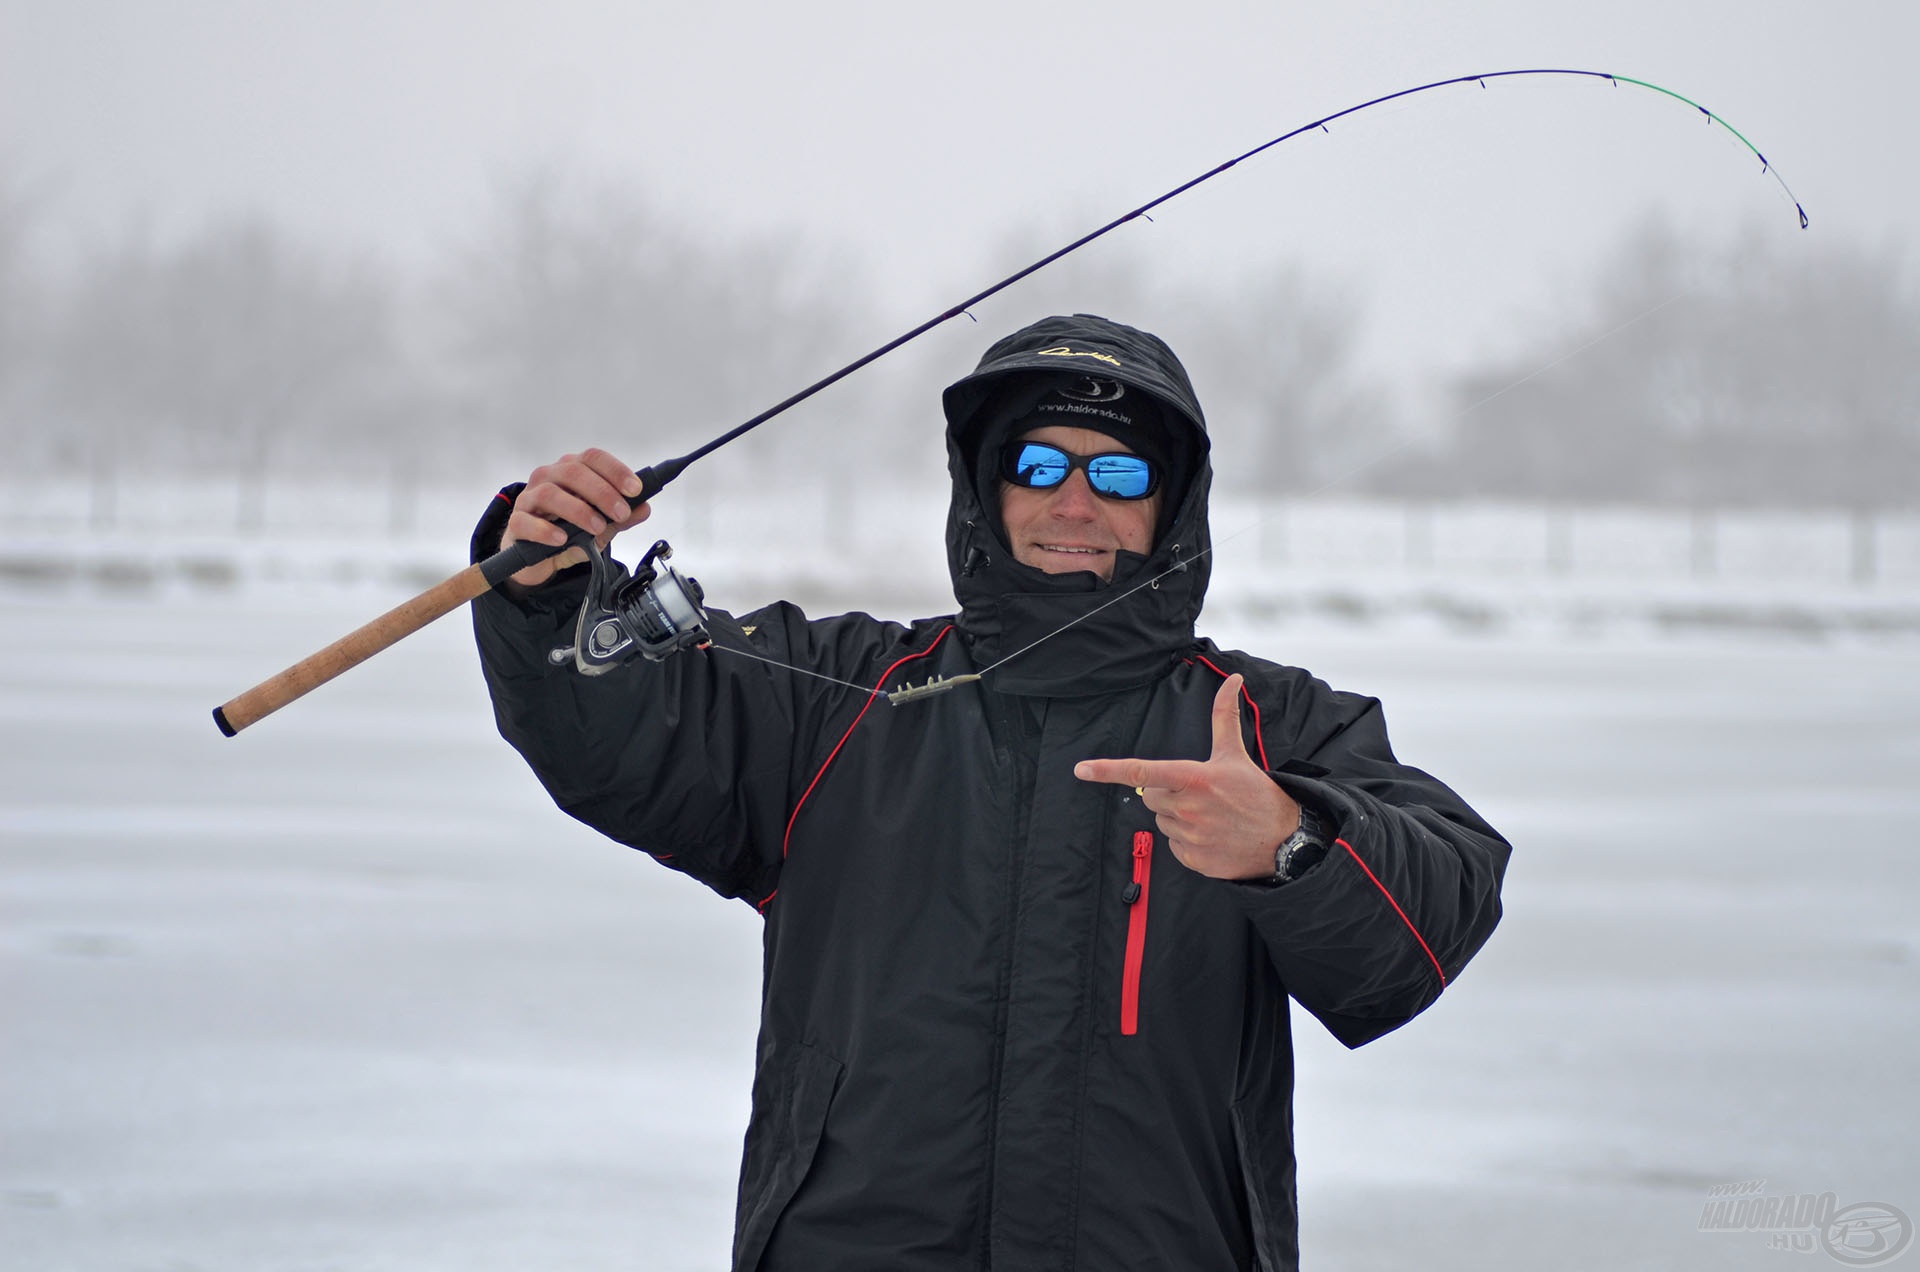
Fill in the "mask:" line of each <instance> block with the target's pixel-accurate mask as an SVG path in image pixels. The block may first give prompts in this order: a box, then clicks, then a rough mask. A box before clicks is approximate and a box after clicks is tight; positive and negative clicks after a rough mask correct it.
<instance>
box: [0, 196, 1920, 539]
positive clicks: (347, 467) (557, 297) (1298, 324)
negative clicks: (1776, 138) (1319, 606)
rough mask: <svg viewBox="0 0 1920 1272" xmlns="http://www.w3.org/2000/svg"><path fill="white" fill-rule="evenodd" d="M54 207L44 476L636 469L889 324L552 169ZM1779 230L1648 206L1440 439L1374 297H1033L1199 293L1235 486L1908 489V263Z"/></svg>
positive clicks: (27, 412)
mask: <svg viewBox="0 0 1920 1272" xmlns="http://www.w3.org/2000/svg"><path fill="white" fill-rule="evenodd" d="M3 175H4V174H0V176H3ZM44 213H45V209H44V207H43V206H42V205H41V204H39V203H37V202H36V201H35V200H34V199H33V198H32V197H30V196H29V194H28V193H27V192H26V191H25V190H24V189H23V188H22V187H21V186H20V184H19V183H18V182H11V183H10V182H7V181H5V180H0V439H3V440H4V445H5V451H6V454H7V458H8V463H9V467H10V468H11V469H13V470H14V471H15V472H16V473H26V474H33V473H67V474H71V473H87V474H91V475H92V476H93V477H94V478H95V479H96V481H97V482H100V483H110V482H114V481H119V480H123V479H124V478H125V477H126V475H127V474H129V473H151V474H178V473H196V472H197V473H205V474H220V475H231V476H233V477H235V478H237V479H239V480H241V481H243V482H245V481H248V480H252V481H253V482H255V484H258V485H264V479H268V478H285V477H288V476H291V475H295V474H306V473H319V474H331V475H346V476H353V475H359V476H363V477H370V478H377V479H379V480H382V481H418V480H431V479H434V478H436V477H441V476H446V475H449V474H459V475H460V476H462V477H463V478H464V477H465V476H467V475H469V474H472V473H476V472H488V473H496V472H499V471H502V467H503V466H504V468H505V471H509V472H511V471H519V470H521V469H522V468H523V467H524V465H525V463H526V462H527V461H528V458H529V457H544V456H546V455H548V454H551V453H557V449H564V448H568V447H572V446H575V445H578V444H580V442H581V440H582V439H586V438H596V437H603V436H607V435H608V433H609V430H610V429H614V428H622V427H626V428H628V429H631V427H632V425H633V423H634V422H635V421H639V420H644V421H646V425H645V427H646V431H647V435H648V439H649V444H650V445H651V446H654V447H657V451H656V453H653V454H649V455H647V456H641V457H637V458H638V459H643V460H644V459H652V458H660V457H664V456H667V455H672V454H678V453H680V452H681V451H682V450H684V449H686V448H687V447H690V446H692V445H694V444H697V443H698V442H699V441H701V440H704V438H705V437H706V436H708V435H710V434H712V433H714V432H717V431H719V428H721V427H724V426H725V425H726V424H728V423H730V422H733V421H737V420H739V419H743V418H746V417H747V416H748V415H750V414H752V413H754V412H755V411H757V410H759V409H760V408H762V407H764V406H766V405H767V404H768V403H770V402H773V401H776V400H778V399H780V398H782V397H784V396H785V395H786V394H787V393H789V392H791V391H792V390H793V389H794V388H795V387H797V386H799V385H803V384H806V383H809V382H811V381H812V380H814V379H816V378H818V377H819V376H820V375H821V374H823V373H824V371H825V370H827V369H829V368H831V367H832V366H835V365H838V363H839V362H841V361H845V360H846V359H847V358H848V357H850V356H852V355H853V354H855V353H858V352H861V351H863V350H864V348H865V347H866V346H867V345H869V344H872V343H876V342H877V340H875V339H869V338H868V337H869V334H870V328H871V320H870V314H869V313H868V312H867V311H866V310H865V309H864V308H863V307H864V306H865V304H866V302H865V301H864V299H863V295H862V290H861V288H860V286H859V285H858V280H857V278H856V277H855V275H854V272H853V271H852V270H851V269H850V268H848V267H846V266H845V265H844V264H842V263H836V262H833V261H825V262H823V261H822V260H821V259H820V258H819V256H818V254H817V252H815V251H813V250H812V248H811V247H810V245H808V244H804V243H795V242H781V241H777V240H769V241H764V242H755V243H741V242H731V243H717V242H714V241H712V240H711V239H710V238H708V237H705V236H702V235H700V234H697V233H695V232H694V231H692V230H691V229H689V228H688V227H686V226H683V225H680V224H678V223H676V222H674V221H673V220H672V219H670V218H668V217H666V216H664V215H662V213H661V212H660V211H659V210H658V209H657V208H655V207H654V206H652V205H651V204H650V203H649V202H648V201H647V200H646V199H644V198H643V197H640V196H639V195H637V194H635V193H633V192H632V191H624V190H618V189H604V188H603V189H598V190H587V191H583V190H580V189H578V188H570V187H563V186H560V185H557V184H555V183H551V182H546V181H542V180H539V179H535V178H530V179H527V180H523V181H522V182H520V183H519V184H517V185H514V186H511V187H508V188H506V189H503V191H502V192H501V195H500V197H499V199H498V201H497V205H496V206H495V208H494V211H493V214H492V217H491V219H490V221H489V222H488V223H487V224H486V226H485V227H484V228H483V229H482V230H481V231H479V232H478V233H476V234H474V235H472V236H471V237H470V238H468V239H467V240H466V241H464V242H462V243H460V244H458V245H456V246H454V247H451V248H450V249H449V250H448V251H447V252H446V253H445V255H444V257H443V259H442V260H440V261H439V262H438V263H437V264H435V265H434V266H433V267H431V268H428V269H416V270H402V269H399V268H396V267H393V266H391V265H388V264H385V263H382V262H380V261H377V260H375V259H373V258H370V257H366V256H361V255H356V254H354V253H352V252H344V251H340V250H337V249H332V248H326V247H321V246H316V245H314V244H311V243H307V242H304V241H302V240H301V239H299V238H298V237H297V236H296V235H294V234H291V233H289V232H288V231H286V230H285V229H284V228H282V227H279V226H276V225H274V224H272V223H270V222H266V221H263V220H259V219H239V220H234V221H230V222H226V223H222V224H216V225H212V226H209V227H207V228H204V229H202V230H200V231H199V232H197V233H193V234H189V235H186V236H184V237H177V238H172V239H166V238H162V237H160V236H158V235H155V234H152V233H143V232H140V231H137V230H136V231H130V232H128V233H126V234H124V235H122V236H121V237H120V238H118V239H117V240H115V241H113V242H111V243H109V244H106V245H102V246H98V247H96V248H94V249H92V250H89V251H86V252H84V253H81V254H80V256H79V258H78V259H77V260H76V261H75V262H74V263H73V264H72V265H70V266H69V267H67V268H65V269H62V270H59V271H53V270H49V269H45V268H41V267H40V266H39V264H38V261H39V259H40V258H39V255H38V253H37V252H36V250H35V248H36V236H38V235H41V234H44V233H46V232H47V228H48V227H47V224H46V217H45V215H44ZM1765 241H1766V240H1763V239H1760V238H1754V239H1749V240H1736V241H1733V242H1728V243H1721V244H1708V243H1702V242H1700V241H1698V240H1696V239H1692V238H1689V237H1687V236H1684V235H1681V234H1679V233H1677V232H1675V231H1673V230H1671V229H1667V228H1662V227H1660V226H1657V225H1653V226H1648V227H1645V228H1643V229H1641V230H1640V231H1638V232H1637V233H1635V234H1634V235H1633V236H1631V237H1630V238H1629V239H1627V240H1626V241H1624V242H1622V243H1621V244H1620V245H1618V247H1617V248H1616V249H1615V250H1614V251H1613V252H1612V253H1611V254H1610V255H1609V256H1608V257H1607V258H1606V259H1605V260H1604V261H1603V262H1602V263H1601V265H1600V266H1599V268H1598V269H1597V270H1596V272H1595V276H1594V278H1593V279H1592V281H1591V283H1590V284H1589V285H1588V286H1587V287H1586V289H1585V291H1584V292H1583V293H1581V294H1579V295H1577V296H1572V297H1568V298H1567V299H1566V301H1565V302H1564V303H1563V304H1562V305H1561V306H1560V314H1561V317H1560V318H1559V320H1558V321H1557V323H1554V324H1545V325H1542V326H1540V328H1539V329H1538V330H1536V331H1534V332H1533V333H1532V334H1531V335H1530V337H1529V338H1528V339H1527V340H1525V341H1521V342H1518V343H1516V344H1515V345H1514V346H1513V351H1512V352H1510V353H1509V354H1507V355H1505V356H1503V357H1501V358H1498V359H1490V360H1488V361H1487V362H1486V364H1484V365H1482V366H1479V367H1476V368H1474V369H1473V370H1471V371H1470V372H1468V373H1465V374H1462V375H1460V376H1459V377H1457V378H1456V379H1455V380H1454V381H1453V382H1452V383H1451V384H1449V385H1448V386H1446V392H1445V397H1446V399H1447V402H1448V403H1449V405H1448V406H1447V408H1446V411H1445V414H1446V416H1447V419H1446V423H1445V427H1443V428H1439V429H1435V428H1432V427H1427V428H1424V429H1423V428H1416V427H1414V426H1415V425H1417V424H1419V423H1420V422H1419V421H1412V420H1405V419H1399V418H1396V409H1397V408H1395V407H1394V406H1393V405H1392V403H1391V399H1390V398H1389V397H1388V395H1387V394H1385V393H1383V392H1382V391H1381V390H1380V388H1379V386H1377V385H1374V384H1370V383H1369V382H1368V379H1367V377H1366V375H1365V374H1364V373H1363V372H1362V371H1361V370H1360V369H1359V367H1358V365H1357V363H1356V360H1355V351H1356V348H1357V346H1358V343H1359V338H1360V336H1361V334H1362V333H1363V328H1364V322H1365V314H1364V312H1363V311H1362V310H1361V309H1360V308H1359V307H1358V305H1357V304H1356V303H1355V302H1353V301H1352V299H1351V298H1350V297H1348V296H1346V295H1345V294H1343V293H1342V292H1341V291H1340V290H1339V289H1338V288H1335V287H1332V286H1330V285H1328V284H1326V283H1325V282H1323V281H1319V280H1316V279H1314V278H1312V277H1311V276H1309V275H1308V274H1307V273H1306V272H1305V271H1304V270H1302V269H1300V268H1273V269H1266V270H1257V271H1250V272H1249V274H1248V275H1247V276H1246V277H1245V278H1244V279H1243V280H1241V282H1240V283H1239V284H1238V285H1237V286H1236V287H1235V288H1234V289H1232V291H1231V292H1230V293H1229V294H1224V295H1222V294H1218V292H1212V293H1209V294H1196V293H1194V292H1192V291H1191V290H1187V291H1182V290H1181V289H1180V288H1179V287H1178V286H1170V285H1168V284H1167V283H1166V282H1165V281H1164V280H1146V279H1143V278H1141V277H1140V276H1138V275H1137V274H1135V273H1130V272H1129V271H1128V270H1127V269H1126V268H1125V267H1123V266H1114V265H1110V264H1109V265H1101V264H1099V263H1097V262H1095V263H1088V262H1083V261H1081V260H1079V259H1078V258H1071V259H1069V260H1068V261H1066V262H1063V263H1062V265H1061V266H1057V267H1055V269H1054V270H1053V271H1049V272H1048V273H1044V274H1042V275H1039V276H1036V278H1035V279H1033V280H1031V283H1030V284H1023V286H1030V287H1031V289H1032V290H1031V295H1030V296H1029V297H1027V299H1030V300H1031V301H1032V303H1033V304H1034V305H1036V306H1040V307H1046V306H1048V305H1051V306H1053V307H1054V308H1060V309H1081V310H1094V311H1099V312H1111V313H1114V314H1116V315H1136V314H1138V315H1149V314H1151V315H1161V314H1178V315H1179V318H1178V324H1179V327H1180V331H1181V337H1180V339H1177V340H1175V345H1176V347H1178V348H1180V349H1181V350H1182V352H1183V355H1185V356H1187V357H1188V360H1189V362H1190V363H1191V364H1192V370H1193V372H1194V378H1195V381H1196V383H1197V384H1199V385H1200V386H1201V388H1202V400H1203V401H1204V402H1205V403H1206V404H1207V408H1208V413H1209V417H1210V420H1211V421H1212V424H1213V428H1214V431H1215V433H1216V437H1217V439H1218V444H1219V445H1220V446H1221V447H1222V448H1223V449H1225V448H1227V447H1231V451H1230V453H1231V454H1232V455H1233V456H1234V462H1233V463H1232V464H1231V465H1223V466H1222V472H1221V474H1220V478H1219V480H1220V483H1221V485H1222V486H1223V487H1224V488H1227V489H1236V488H1238V489H1246V490H1265V491H1279V492H1286V491H1294V492H1299V491H1306V490H1313V489H1317V488H1319V487H1320V486H1321V485H1323V484H1324V483H1326V482H1328V481H1329V480H1332V479H1340V481H1341V485H1340V488H1341V489H1342V490H1344V491H1348V492H1353V491H1374V492H1384V493H1394V494H1402V495H1418V496H1422V497H1431V498H1449V497H1468V496H1498V497H1510V498H1519V499H1565V500H1587V501H1625V502H1655V503H1685V504H1693V505H1701V504H1728V503H1736V504H1737V503H1766V504H1773V505H1786V506H1803V505H1806V506H1812V505H1817V506H1829V507H1830V506H1836V505H1838V506H1847V507H1855V508H1900V507H1911V506H1913V504H1914V503H1915V501H1916V495H1915V492H1916V491H1917V490H1920V295H1916V289H1915V287H1914V280H1913V278H1912V275H1911V272H1910V271H1909V270H1907V269H1906V268H1904V265H1903V257H1902V256H1901V254H1900V252H1899V251H1897V250H1896V249H1894V248H1892V247H1889V248H1887V249H1884V250H1882V251H1879V252H1864V251H1853V250H1844V249H1839V248H1818V249H1813V248H1808V249H1805V250H1798V251H1796V252H1795V253H1793V254H1792V255H1788V254H1786V253H1784V252H1782V251H1780V250H1778V249H1770V248H1768V247H1766V246H1764V243H1765ZM1027 246H1030V245H1020V244H1013V245H1009V247H1008V251H1007V258H1008V259H1009V260H1011V261H1014V262H1015V263H1024V262H1025V261H1027V260H1031V259H1033V258H1034V256H1037V255H1038V254H1039V253H1038V252H1034V251H1027V250H1025V249H1026V247H1027ZM1036 312H1037V310H1036ZM1140 321H1144V322H1147V323H1148V325H1155V324H1156V323H1157V322H1158V321H1159V319H1158V318H1152V319H1149V318H1142V319H1140ZM887 334H890V333H887ZM856 341H858V342H861V343H858V345H857V347H856ZM1189 350H1191V351H1193V352H1191V353H1190V352H1188V351H1189ZM890 383H892V382H890V381H888V380H887V379H886V378H884V377H879V378H873V379H870V380H866V381H862V380H861V377H855V378H854V380H852V381H849V382H848V384H847V386H846V387H845V388H837V389H836V390H835V392H836V394H838V395H840V396H839V397H838V398H837V399H836V406H835V410H836V417H835V418H836V424H835V434H836V436H835V454H837V455H840V456H845V455H847V454H858V455H860V456H862V457H866V458H870V459H872V460H875V461H881V462H887V461H893V460H896V459H897V458H898V456H900V455H901V454H902V453H903V451H904V449H905V448H906V446H907V444H908V441H909V439H910V438H911V434H910V432H909V430H905V429H903V428H902V427H901V421H900V417H901V415H902V414H903V413H905V412H908V411H911V412H913V414H914V418H915V419H916V420H919V418H920V417H922V416H926V417H928V419H927V422H929V423H931V422H932V421H933V420H937V416H934V415H932V411H933V409H934V408H932V407H931V406H930V405H929V403H931V402H932V401H933V400H934V395H933V393H932V391H930V390H929V389H928V388H927V386H926V385H925V384H924V383H918V382H916V383H915V384H914V386H913V387H912V390H911V392H912V393H913V395H914V397H913V399H912V402H911V405H909V404H908V400H907V398H906V397H905V392H906V391H905V390H904V389H900V390H896V389H890V388H889V384H890ZM806 432H807V430H781V429H777V428H776V429H769V430H764V431H763V432H761V433H758V434H755V435H753V436H752V437H750V438H749V439H747V440H746V441H745V442H743V443H742V444H741V448H742V449H741V452H740V453H738V454H739V455H740V462H744V463H746V464H748V465H750V466H752V467H754V468H757V469H759V470H762V471H767V472H772V471H778V472H780V473H782V474H785V475H787V476H789V477H791V476H792V475H794V474H803V475H807V476H809V477H817V476H818V470H819V467H820V464H819V460H818V456H819V454H820V450H821V448H820V447H819V446H817V445H815V444H814V443H813V442H812V441H810V440H809V439H808V438H807V437H806V436H805V434H806ZM1412 438H1418V439H1419V440H1418V441H1417V442H1416V441H1413V440H1410V439H1412ZM1383 455H1384V456H1387V458H1385V459H1382V458H1381V456H1383Z"/></svg>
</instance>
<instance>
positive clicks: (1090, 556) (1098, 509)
mask: <svg viewBox="0 0 1920 1272" xmlns="http://www.w3.org/2000/svg"><path fill="white" fill-rule="evenodd" d="M1020 440H1023V441H1034V442H1046V443H1047V444H1048V445H1051V446H1058V447H1060V448H1061V449H1062V450H1067V451H1071V452H1073V453H1074V454H1076V455H1107V454H1112V453H1114V452H1116V451H1121V452H1125V453H1126V454H1129V455H1131V454H1132V453H1133V451H1132V449H1131V448H1130V447H1127V446H1125V445H1122V444H1121V443H1120V442H1118V441H1115V440H1114V439H1113V438H1111V437H1108V436H1107V435H1106V434H1105V433H1096V432H1094V431H1093V430H1092V429H1086V428H1068V427H1066V426H1065V425H1052V426H1049V427H1047V428H1037V429H1034V430H1033V431H1032V432H1031V433H1022V434H1021V435H1020ZM1163 493H1165V492H1164V491H1158V490H1156V491H1155V492H1154V493H1153V494H1152V495H1150V496H1148V497H1147V498H1145V499H1132V500H1127V499H1105V498H1102V497H1101V496H1099V495H1096V494H1094V493H1093V487H1091V486H1089V485H1088V484H1087V474H1086V473H1085V471H1083V470H1081V469H1078V468H1076V469H1074V470H1073V471H1072V472H1071V473H1069V474H1067V479H1066V480H1065V481H1063V482H1061V483H1060V484H1059V485H1058V486H1055V487H1053V488H1051V489H1049V490H1029V489H1027V488H1026V487H1025V486H1016V485H1014V484H1013V483H1012V482H1008V481H1003V482H1001V483H1000V520H1001V522H1002V523H1003V524H1004V525H1005V526H1006V529H1007V542H1008V543H1009V544H1010V545H1011V546H1012V548H1013V559H1014V560H1016V561H1018V562H1020V563H1021V564H1022V565H1030V566H1032V567H1033V568H1034V569H1036V570H1044V571H1045V572H1047V573H1048V574H1071V573H1073V572H1074V571H1076V570H1091V571H1093V572H1094V573H1095V574H1098V575H1099V576H1100V577H1101V578H1102V579H1106V580H1108V581H1111V580H1112V579H1113V567H1114V566H1115V565H1117V564H1119V558H1118V557H1116V556H1115V555H1114V553H1115V552H1116V551H1118V550H1119V549H1121V548H1125V549H1126V550H1127V551H1129V552H1137V553H1139V554H1141V555H1142V556H1145V555H1146V554H1147V552H1148V551H1150V550H1151V549H1152V547H1153V528H1154V526H1155V525H1157V524H1158V523H1159V517H1160V498H1161V495H1162V494H1163Z"/></svg>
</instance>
